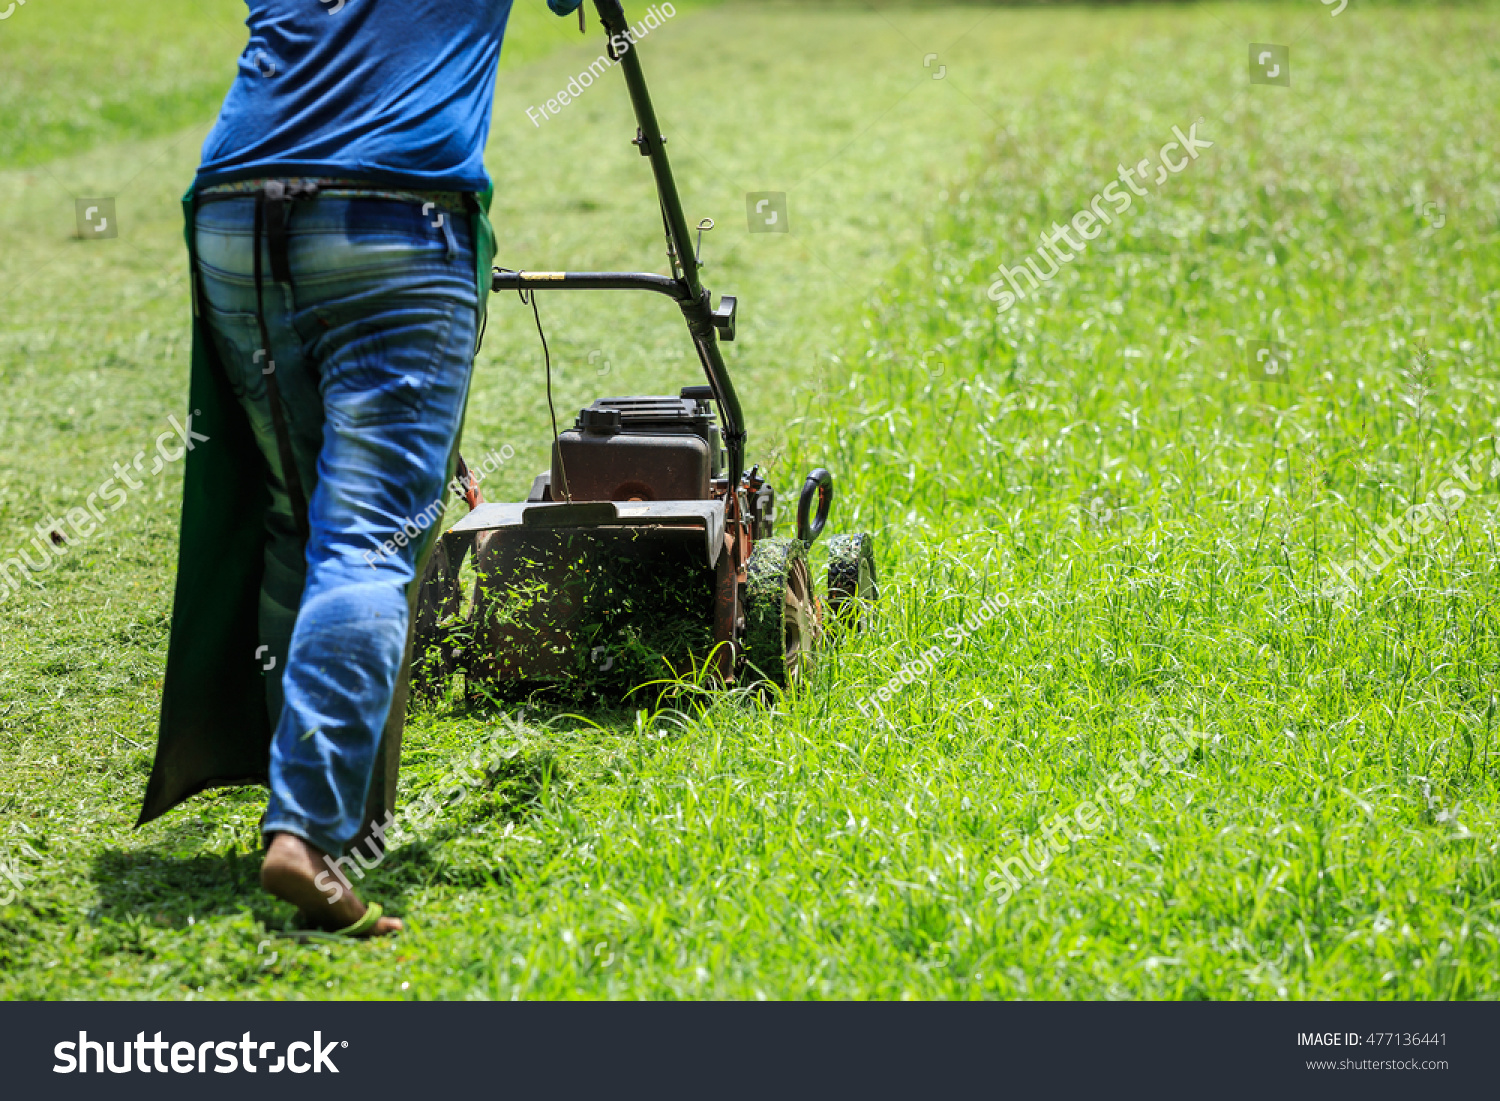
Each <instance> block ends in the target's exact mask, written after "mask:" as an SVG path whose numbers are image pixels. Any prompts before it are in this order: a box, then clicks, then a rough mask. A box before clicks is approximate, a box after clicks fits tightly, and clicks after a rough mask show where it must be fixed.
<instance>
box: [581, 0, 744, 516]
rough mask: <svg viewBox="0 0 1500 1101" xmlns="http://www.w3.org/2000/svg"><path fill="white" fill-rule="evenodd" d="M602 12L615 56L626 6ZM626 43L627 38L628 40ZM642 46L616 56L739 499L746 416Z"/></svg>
mask: <svg viewBox="0 0 1500 1101" xmlns="http://www.w3.org/2000/svg"><path fill="white" fill-rule="evenodd" d="M594 7H595V8H596V9H597V10H598V12H599V21H600V22H601V23H603V24H604V30H605V32H606V33H607V34H608V35H609V37H610V41H611V47H610V53H611V56H614V55H615V54H616V52H617V51H616V50H615V49H614V45H613V43H614V41H615V39H617V38H619V37H621V36H624V34H625V31H626V29H627V23H626V20H625V9H624V8H623V7H621V6H620V0H594ZM627 41H628V39H627ZM639 49H640V46H639V45H638V44H637V43H634V42H632V43H630V48H629V49H627V50H624V51H618V58H617V60H618V61H619V63H620V68H621V69H622V70H624V73H625V86H626V88H627V89H628V90H629V92H630V103H631V106H632V107H633V108H634V109H635V120H636V125H637V126H639V127H640V131H641V133H640V139H639V140H640V143H641V150H642V152H644V153H645V154H646V155H647V156H648V157H649V158H650V160H651V171H652V173H653V174H654V175H655V177H656V191H657V194H658V195H659V196H660V198H661V208H662V214H663V215H664V216H665V218H666V222H667V232H668V235H669V236H670V237H671V245H672V250H673V251H674V252H675V253H676V259H677V263H678V264H679V265H680V266H681V268H682V281H683V283H684V285H685V288H686V291H687V294H686V295H685V296H684V297H683V298H682V299H681V300H680V301H681V305H682V313H683V316H684V317H685V318H686V319H687V323H688V329H689V331H691V332H692V334H693V343H694V345H695V346H696V347H697V349H698V359H699V360H700V361H701V362H702V364H703V372H704V374H705V375H707V376H708V384H709V385H710V386H712V387H713V391H714V398H715V399H716V400H717V401H718V403H719V411H720V413H721V414H722V415H723V418H724V444H725V450H727V451H728V452H729V490H730V493H731V495H733V496H735V497H736V499H738V494H739V489H740V479H741V476H742V475H743V474H744V471H745V438H746V432H745V415H744V411H743V410H742V409H741V408H740V399H739V395H738V394H736V393H735V390H734V383H732V382H731V381H730V380H729V368H728V367H727V366H726V365H725V363H724V356H723V354H722V352H721V351H720V350H719V342H718V331H717V330H716V329H715V328H714V323H713V307H712V304H711V302H710V298H709V294H708V292H707V291H706V290H704V288H703V282H702V280H701V279H700V278H699V276H698V261H697V257H696V254H695V253H694V251H693V248H692V236H691V234H690V232H689V230H688V224H687V217H686V215H684V214H683V211H682V198H681V196H680V195H678V193H677V181H676V180H675V179H674V178H673V176H672V164H671V162H670V161H669V160H668V159H667V150H666V139H665V138H664V137H663V136H662V132H661V125H660V123H658V122H657V120H656V109H655V107H654V106H652V103H651V93H650V90H649V89H648V88H647V87H646V75H645V73H644V72H643V71H642V69H641V61H640V57H639V56H638V51H639Z"/></svg>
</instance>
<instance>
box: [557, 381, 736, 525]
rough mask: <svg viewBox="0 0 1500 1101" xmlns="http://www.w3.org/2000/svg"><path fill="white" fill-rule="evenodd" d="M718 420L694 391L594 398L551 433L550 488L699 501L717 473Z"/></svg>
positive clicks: (590, 495) (578, 494)
mask: <svg viewBox="0 0 1500 1101" xmlns="http://www.w3.org/2000/svg"><path fill="white" fill-rule="evenodd" d="M718 445H719V427H718V425H717V424H716V423H715V422H714V416H713V412H712V408H711V406H710V405H709V403H708V402H707V401H704V400H701V399H695V398H681V397H679V398H673V397H628V398H600V399H599V400H598V401H596V402H594V404H593V405H590V406H589V407H588V408H587V409H584V410H583V411H582V412H581V413H579V415H578V420H577V422H576V423H575V424H574V426H573V427H572V428H570V429H569V430H568V431H566V432H563V433H562V434H561V435H559V436H558V439H557V443H556V444H555V445H554V447H553V449H552V484H551V492H550V496H551V498H552V499H553V500H561V499H563V497H564V493H566V496H567V497H570V498H571V499H572V500H574V501H702V500H708V499H709V498H710V497H711V496H712V481H713V477H714V475H716V474H717V473H718V466H719V464H718V458H719V454H718V452H719V446H718Z"/></svg>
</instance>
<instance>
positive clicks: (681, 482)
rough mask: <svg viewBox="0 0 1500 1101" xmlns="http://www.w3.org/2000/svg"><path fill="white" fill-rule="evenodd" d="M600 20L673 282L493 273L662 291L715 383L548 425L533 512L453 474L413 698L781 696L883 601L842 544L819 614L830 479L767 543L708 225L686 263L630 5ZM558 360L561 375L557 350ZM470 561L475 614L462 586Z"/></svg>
mask: <svg viewBox="0 0 1500 1101" xmlns="http://www.w3.org/2000/svg"><path fill="white" fill-rule="evenodd" d="M594 6H595V8H596V9H597V11H598V14H599V18H600V21H601V22H602V24H603V26H604V29H605V32H606V34H607V35H608V41H609V55H610V58H611V59H612V60H614V61H616V62H618V63H619V68H620V69H621V71H622V72H623V73H624V76H625V82H626V86H627V88H628V89H629V93H630V99H631V103H632V104H633V106H634V110H635V118H636V122H637V127H638V128H637V131H636V136H635V139H634V144H635V145H636V146H637V147H638V148H639V150H640V153H641V155H642V156H643V157H645V158H647V159H648V160H649V161H650V164H651V170H652V173H653V175H654V177H655V181H656V189H657V193H658V197H659V199H660V204H661V212H662V220H663V223H664V227H665V231H666V245H667V259H668V262H669V264H670V269H671V274H670V275H657V274H651V273H631V272H543V271H526V270H512V269H509V268H501V267H497V268H495V269H494V280H493V286H492V289H493V290H494V291H495V292H500V291H516V292H518V294H519V296H520V299H521V301H522V302H523V303H525V304H528V305H530V306H531V308H532V310H533V311H534V312H535V311H536V308H537V307H536V300H535V298H534V296H535V295H536V294H537V293H538V292H541V291H569V290H594V291H600V290H634V291H649V292H652V293H655V294H660V295H664V296H665V297H667V298H670V299H671V300H672V301H674V302H676V303H677V305H678V306H679V307H680V308H681V310H682V315H683V317H684V319H685V320H686V322H687V329H688V334H689V336H690V338H691V340H692V342H693V347H694V348H695V349H696V350H697V353H698V359H699V360H700V362H701V363H702V365H703V372H704V375H705V376H706V379H707V382H706V384H697V385H689V386H684V387H682V389H681V390H680V392H679V393H678V394H676V395H667V396H659V395H651V396H631V397H604V398H600V399H598V400H597V401H595V402H593V403H592V404H591V405H589V406H588V407H587V408H585V409H583V410H582V411H581V412H580V413H579V414H578V417H577V419H576V421H575V423H574V424H573V426H572V427H571V428H568V429H567V430H565V431H563V432H561V433H558V432H557V431H556V425H555V423H554V434H553V446H552V455H551V464H550V466H549V467H548V469H547V470H545V471H544V472H543V473H541V474H540V475H538V476H537V478H536V480H535V482H534V484H533V486H532V489H531V492H530V495H529V496H528V498H527V499H526V500H525V501H516V502H486V501H485V500H484V499H483V497H482V495H481V494H480V492H479V488H478V486H477V485H476V484H474V482H473V480H472V479H470V478H468V476H467V475H466V473H465V468H464V467H463V466H462V460H460V468H459V474H460V478H461V479H463V480H464V481H463V484H465V485H466V486H467V492H466V494H465V497H466V500H467V503H468V505H469V507H470V511H469V513H468V515H467V516H465V517H464V518H463V519H462V520H461V521H460V522H459V523H457V524H455V525H454V526H453V527H452V528H450V529H449V530H448V531H446V532H444V533H443V534H442V535H441V536H440V538H439V539H438V542H437V546H436V548H435V550H434V551H433V554H432V557H431V559H430V560H429V564H428V566H427V569H426V571H425V573H424V575H423V581H422V585H421V589H420V592H419V594H418V602H417V608H416V617H415V621H414V624H413V626H414V632H415V634H414V645H413V649H412V678H413V679H412V683H413V687H414V688H415V690H417V691H418V692H423V691H428V692H431V691H435V690H436V689H437V688H438V687H439V686H441V685H443V684H446V683H447V678H448V677H449V676H450V675H451V674H453V673H455V672H462V673H463V674H464V675H465V678H466V680H467V681H468V683H469V684H470V686H471V688H472V686H474V685H476V684H483V685H486V686H489V687H491V688H500V689H510V690H515V691H519V692H522V693H525V692H530V691H533V690H536V689H538V688H546V687H548V686H551V687H554V688H556V687H563V686H575V687H576V686H577V685H579V684H587V685H589V686H591V687H593V688H597V689H599V690H601V692H603V691H607V690H618V691H628V690H629V688H631V687H633V686H635V685H639V684H641V683H645V682H647V681H649V680H655V679H660V678H661V677H662V676H663V675H664V674H667V675H670V674H672V673H673V672H674V671H675V673H676V674H678V675H681V674H684V673H689V672H690V671H691V672H693V673H696V674H698V675H702V674H705V673H706V674H708V675H709V676H711V677H712V678H713V679H714V680H715V681H716V682H718V683H721V684H724V685H734V684H750V683H772V684H777V685H782V686H785V685H788V684H791V683H793V682H795V681H796V680H797V679H798V678H799V677H801V676H803V675H804V674H805V671H806V668H807V665H808V662H809V661H810V659H811V656H812V653H813V651H814V649H815V648H816V646H817V645H818V643H819V640H820V639H821V638H822V637H823V635H824V632H825V630H826V629H827V628H828V627H829V626H831V625H832V624H833V623H835V622H841V623H846V624H849V625H851V626H853V627H856V628H857V627H858V625H859V624H860V623H861V622H862V621H863V619H864V612H863V610H862V609H865V608H867V607H868V606H869V605H870V604H871V603H872V602H873V601H874V600H875V599H876V595H877V588H876V569H875V556H874V545H873V540H872V538H871V536H870V535H868V534H853V535H843V536H839V537H836V538H830V540H829V546H828V558H829V564H828V582H827V596H826V598H825V599H820V598H819V596H818V595H817V592H816V591H815V585H814V582H813V578H812V574H811V568H810V565H809V559H808V550H809V548H810V547H811V546H812V544H813V542H814V540H816V539H817V538H818V537H819V535H820V534H821V533H822V532H823V530H824V527H825V525H826V523H827V521H828V515H829V510H830V508H831V506H832V504H833V488H834V480H833V475H832V474H831V473H830V472H829V471H827V470H825V469H821V468H820V469H817V470H814V471H813V472H812V473H811V474H809V475H808V477H807V479H806V481H805V483H804V485H803V486H802V489H801V492H800V495H799V497H798V501H797V514H796V534H795V535H793V536H777V535H776V534H775V530H776V523H777V520H778V512H777V495H776V490H775V488H774V487H773V486H772V485H771V483H770V482H769V481H768V480H767V478H766V477H765V476H764V475H763V474H762V472H761V469H760V467H759V466H758V465H757V466H752V467H750V469H748V470H746V469H745V447H746V441H747V432H746V429H745V420H744V414H743V412H742V411H741V408H740V401H739V397H738V396H737V395H736V393H735V388H734V385H733V383H732V382H731V381H730V377H729V371H728V369H727V367H726V366H725V363H724V357H723V354H722V351H721V348H720V341H732V340H734V337H735V324H736V317H737V312H738V303H737V301H736V300H735V298H733V297H731V296H729V295H725V296H723V297H722V298H720V300H719V303H718V306H717V307H715V306H714V305H713V299H712V295H711V294H710V292H709V290H708V289H707V288H705V287H704V286H703V284H702V282H701V280H700V277H699V269H700V267H701V266H702V261H701V245H702V232H703V230H705V229H709V228H712V222H711V221H710V220H708V219H705V220H704V221H703V222H701V223H699V226H698V230H699V238H698V247H697V248H694V247H693V241H692V239H691V237H690V235H689V229H688V221H687V219H686V217H685V215H684V213H683V206H682V201H681V199H680V198H679V196H678V192H677V185H676V182H675V181H674V179H673V175H672V168H671V165H670V163H669V161H668V159H667V152H666V138H665V137H664V136H663V135H662V132H661V128H660V126H659V124H658V122H657V118H656V112H655V109H654V108H653V106H652V102H651V97H650V95H649V93H648V91H647V87H646V80H645V76H644V75H643V73H642V69H641V62H640V57H639V46H638V45H637V44H635V42H634V41H633V38H632V36H630V35H628V34H627V29H626V28H627V23H626V18H625V13H624V10H623V9H622V7H621V4H620V3H619V0H595V3H594ZM537 327H538V330H539V331H540V330H541V319H540V315H539V314H537ZM545 347H546V344H545V336H544V335H543V348H544V350H545ZM548 362H549V370H550V354H549V356H548ZM549 402H550V382H549ZM814 506H816V510H814ZM471 555H472V560H471V561H472V572H473V575H474V577H475V582H474V589H473V598H472V600H471V601H469V602H468V603H467V604H466V603H465V601H464V599H463V595H464V591H465V589H466V586H465V585H464V584H463V583H462V582H461V580H460V574H461V571H462V570H463V567H464V563H465V561H466V560H468V559H469V556H471Z"/></svg>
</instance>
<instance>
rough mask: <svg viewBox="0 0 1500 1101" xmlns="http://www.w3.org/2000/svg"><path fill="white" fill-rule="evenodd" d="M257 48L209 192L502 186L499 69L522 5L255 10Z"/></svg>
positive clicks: (280, 3) (244, 68) (226, 120)
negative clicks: (315, 181)
mask: <svg viewBox="0 0 1500 1101" xmlns="http://www.w3.org/2000/svg"><path fill="white" fill-rule="evenodd" d="M246 3H247V5H248V6H249V8H250V18H249V19H247V20H246V25H247V26H248V27H249V28H250V43H249V45H247V46H246V47H245V52H244V53H243V54H242V55H241V56H240V62H239V75H238V76H237V77H236V78H235V82H234V84H233V85H232V86H231V87H230V89H229V95H228V96H227V97H225V100H224V106H223V107H222V108H221V109H220V110H219V118H218V121H217V122H216V123H215V124H214V128H213V129H212V130H211V131H210V132H209V135H208V137H207V138H206V139H205V140H204V142H203V163H202V164H201V165H200V166H199V168H198V183H199V185H200V186H201V185H207V184H215V183H229V182H231V181H234V180H243V179H248V178H252V177H256V176H267V175H309V176H312V175H321V176H340V177H347V178H353V179H361V180H369V181H370V182H372V183H384V184H388V185H396V186H402V187H409V188H422V189H427V190H435V191H482V190H484V188H485V187H487V186H488V185H489V176H488V174H487V173H486V172H485V170H484V144H485V141H486V139H487V138H488V137H489V129H490V109H491V104H492V102H493V100H494V93H495V66H496V65H497V64H498V63H499V60H500V42H501V39H503V38H504V37H505V24H506V21H507V20H508V19H509V18H510V9H511V3H512V0H246Z"/></svg>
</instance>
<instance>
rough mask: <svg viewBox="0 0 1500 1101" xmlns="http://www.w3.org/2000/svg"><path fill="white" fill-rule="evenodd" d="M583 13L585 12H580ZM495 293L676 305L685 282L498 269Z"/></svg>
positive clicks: (643, 274) (631, 274)
mask: <svg viewBox="0 0 1500 1101" xmlns="http://www.w3.org/2000/svg"><path fill="white" fill-rule="evenodd" d="M580 10H582V9H580ZM490 289H491V290H493V291H497V292H498V291H520V290H532V291H552V290H558V291H579V290H583V291H655V292H656V293H657V294H664V295H666V296H667V297H668V298H670V299H672V300H673V301H676V302H681V301H683V295H684V294H686V293H687V292H686V290H685V289H684V287H683V285H682V281H681V280H678V279H673V278H671V277H670V276H666V275H657V274H655V273H654V272H648V271H640V272H637V271H510V270H509V269H507V268H496V269H495V270H494V272H493V273H492V276H491V282H490Z"/></svg>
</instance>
